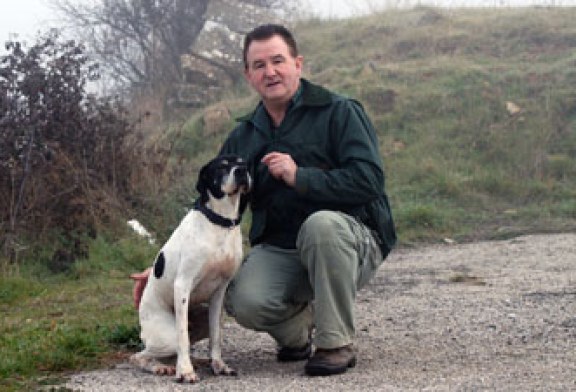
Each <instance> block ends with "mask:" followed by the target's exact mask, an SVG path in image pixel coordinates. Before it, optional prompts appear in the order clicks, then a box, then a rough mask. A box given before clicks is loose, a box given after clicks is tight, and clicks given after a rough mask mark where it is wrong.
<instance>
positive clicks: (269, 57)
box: [244, 35, 302, 105]
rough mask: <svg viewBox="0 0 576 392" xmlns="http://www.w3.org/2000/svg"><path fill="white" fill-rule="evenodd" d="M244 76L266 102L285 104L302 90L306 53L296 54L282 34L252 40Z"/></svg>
mask: <svg viewBox="0 0 576 392" xmlns="http://www.w3.org/2000/svg"><path fill="white" fill-rule="evenodd" d="M246 62H247V68H246V69H245V71H244V76H245V77H246V80H248V82H249V83H250V85H251V86H252V87H253V88H254V89H255V90H256V91H257V92H258V93H259V94H260V96H261V97H262V100H263V102H264V104H266V105H283V104H286V103H288V102H289V101H290V99H291V98H292V96H293V95H294V94H295V93H296V91H297V90H298V86H299V83H300V75H301V73H302V56H297V57H292V55H291V54H290V49H289V48H288V45H287V44H286V42H284V40H283V39H282V37H280V36H278V35H274V36H272V37H271V38H270V39H267V40H263V41H252V43H251V44H250V46H249V48H248V52H247V53H246Z"/></svg>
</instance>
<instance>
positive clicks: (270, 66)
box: [264, 63, 276, 76]
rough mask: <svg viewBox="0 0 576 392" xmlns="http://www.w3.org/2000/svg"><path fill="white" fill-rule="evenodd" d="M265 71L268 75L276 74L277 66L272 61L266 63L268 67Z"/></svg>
mask: <svg viewBox="0 0 576 392" xmlns="http://www.w3.org/2000/svg"><path fill="white" fill-rule="evenodd" d="M264 72H265V74H266V76H273V75H276V68H275V67H274V64H272V63H268V64H266V68H265V69H264Z"/></svg>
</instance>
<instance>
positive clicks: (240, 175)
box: [233, 165, 252, 193]
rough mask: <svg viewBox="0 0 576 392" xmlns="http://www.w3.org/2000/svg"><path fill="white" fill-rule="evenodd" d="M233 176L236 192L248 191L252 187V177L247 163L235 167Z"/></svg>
mask: <svg viewBox="0 0 576 392" xmlns="http://www.w3.org/2000/svg"><path fill="white" fill-rule="evenodd" d="M233 176H234V184H235V185H236V186H235V188H236V192H243V193H248V192H249V191H250V188H251V187H252V179H251V178H250V174H248V169H247V167H246V166H245V165H242V166H237V167H235V168H234V172H233ZM236 192H235V193H236Z"/></svg>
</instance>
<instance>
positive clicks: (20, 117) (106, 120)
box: [0, 31, 133, 264]
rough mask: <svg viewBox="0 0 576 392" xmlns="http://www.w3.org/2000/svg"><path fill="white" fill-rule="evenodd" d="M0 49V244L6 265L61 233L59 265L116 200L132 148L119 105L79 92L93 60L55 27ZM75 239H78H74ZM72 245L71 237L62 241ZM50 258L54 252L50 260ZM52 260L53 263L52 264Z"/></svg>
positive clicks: (120, 198) (109, 214)
mask: <svg viewBox="0 0 576 392" xmlns="http://www.w3.org/2000/svg"><path fill="white" fill-rule="evenodd" d="M6 50H7V52H8V54H6V55H4V56H2V57H0V169H1V170H0V204H1V205H2V206H3V208H2V209H0V214H1V215H0V245H1V247H2V251H3V254H4V256H5V257H6V258H7V259H8V260H9V262H11V263H16V262H18V258H19V252H21V251H22V250H24V249H26V245H27V244H32V243H38V242H42V241H43V240H47V239H48V238H50V237H52V236H53V235H54V233H55V232H57V233H60V238H61V242H62V246H61V247H59V246H54V254H53V257H56V258H58V257H59V256H58V255H62V254H65V256H66V257H63V258H64V259H66V260H65V263H64V264H68V263H69V260H72V259H73V258H74V257H75V256H77V255H79V254H82V252H83V246H82V245H81V240H79V238H81V237H82V236H86V235H94V234H95V232H96V230H97V228H98V225H100V224H102V223H104V222H108V221H110V219H112V218H113V216H114V215H115V214H114V211H117V210H119V209H120V208H123V207H122V206H123V204H124V200H125V197H126V195H127V194H128V188H127V183H126V179H127V178H129V177H130V170H131V167H132V165H131V164H129V161H130V160H131V159H133V155H132V154H131V153H130V152H129V151H128V150H126V148H125V145H124V140H125V138H126V136H127V134H128V133H129V130H130V126H129V123H128V120H127V117H126V113H125V111H124V109H123V107H122V105H121V104H120V103H119V102H118V101H115V100H113V99H110V98H97V97H95V96H94V95H91V94H89V93H87V91H86V85H87V83H88V81H89V80H95V79H97V78H98V76H99V75H98V67H97V65H96V64H94V63H92V62H91V61H90V60H89V59H88V58H87V56H86V55H85V53H84V48H83V47H82V46H81V45H79V44H77V43H75V42H74V41H62V40H61V39H60V37H59V33H58V32H57V31H51V32H50V33H48V34H46V35H45V36H43V37H40V38H39V39H38V41H37V43H36V44H34V45H33V46H31V47H30V48H25V47H24V46H23V45H22V44H21V43H19V42H7V43H6ZM78 241H80V243H78ZM70 244H75V245H74V246H70ZM56 261H58V260H56ZM56 264H58V263H56Z"/></svg>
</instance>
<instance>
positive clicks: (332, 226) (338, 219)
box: [297, 211, 349, 249]
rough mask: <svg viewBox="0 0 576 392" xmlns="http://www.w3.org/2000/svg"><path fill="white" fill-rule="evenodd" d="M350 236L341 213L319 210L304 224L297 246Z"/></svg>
mask: <svg viewBox="0 0 576 392" xmlns="http://www.w3.org/2000/svg"><path fill="white" fill-rule="evenodd" d="M342 236H349V235H348V232H347V230H346V225H345V221H344V220H343V219H342V216H341V214H339V213H337V212H334V211H318V212H315V213H314V214H312V215H310V216H309V217H308V218H307V219H306V221H304V223H303V224H302V227H301V228H300V232H299V235H298V241H297V242H298V243H297V247H298V248H300V249H301V248H302V247H305V246H306V245H309V244H318V243H324V242H328V241H331V239H333V238H339V237H342Z"/></svg>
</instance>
